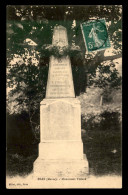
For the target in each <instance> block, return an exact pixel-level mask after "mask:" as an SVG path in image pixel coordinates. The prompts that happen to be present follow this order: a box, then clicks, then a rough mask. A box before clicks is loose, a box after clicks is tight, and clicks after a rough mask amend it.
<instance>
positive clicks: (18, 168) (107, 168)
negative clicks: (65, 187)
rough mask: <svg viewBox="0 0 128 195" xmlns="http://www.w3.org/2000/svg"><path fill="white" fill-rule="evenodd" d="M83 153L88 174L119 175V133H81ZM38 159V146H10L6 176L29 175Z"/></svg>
mask: <svg viewBox="0 0 128 195" xmlns="http://www.w3.org/2000/svg"><path fill="white" fill-rule="evenodd" d="M82 140H83V144H84V153H86V156H87V159H88V161H89V170H90V174H93V175H108V174H116V175H121V133H120V132H119V131H110V130H109V131H87V132H86V133H82ZM37 157H38V144H34V145H26V146H25V145H24V146H22V145H15V146H14V145H12V146H10V149H9V150H8V151H7V161H6V162H7V165H6V169H7V171H6V172H7V175H8V176H16V175H20V176H24V175H28V174H29V173H31V171H32V169H33V162H34V161H35V159H36V158H37Z"/></svg>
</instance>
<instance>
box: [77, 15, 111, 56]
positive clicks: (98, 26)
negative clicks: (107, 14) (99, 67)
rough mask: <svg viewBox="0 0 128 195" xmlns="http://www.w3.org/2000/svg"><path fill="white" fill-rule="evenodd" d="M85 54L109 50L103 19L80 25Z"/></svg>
mask: <svg viewBox="0 0 128 195" xmlns="http://www.w3.org/2000/svg"><path fill="white" fill-rule="evenodd" d="M81 30H82V34H83V38H84V42H85V46H86V49H87V52H93V51H99V50H103V49H107V48H110V47H111V45H110V41H109V37H108V32H107V27H106V22H105V19H98V20H89V21H86V22H83V23H82V24H81Z"/></svg>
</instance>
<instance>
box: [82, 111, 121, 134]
mask: <svg viewBox="0 0 128 195" xmlns="http://www.w3.org/2000/svg"><path fill="white" fill-rule="evenodd" d="M81 126H82V129H85V130H103V131H104V130H115V131H116V130H117V131H118V130H120V129H121V114H120V113H119V112H115V111H110V110H108V111H107V110H105V111H103V112H101V113H99V114H95V113H90V114H87V115H84V114H82V116H81Z"/></svg>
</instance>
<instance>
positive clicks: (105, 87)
mask: <svg viewBox="0 0 128 195" xmlns="http://www.w3.org/2000/svg"><path fill="white" fill-rule="evenodd" d="M121 84H122V78H121V76H120V75H119V72H118V71H117V69H116V68H115V64H114V63H113V62H110V63H109V64H108V63H107V64H105V63H103V64H100V65H98V67H97V69H96V73H95V74H90V77H89V83H88V85H89V86H91V85H93V86H95V87H99V88H101V89H102V92H101V95H103V98H104V102H110V101H111V96H110V94H111V92H112V91H113V90H114V89H117V90H118V89H120V88H121Z"/></svg>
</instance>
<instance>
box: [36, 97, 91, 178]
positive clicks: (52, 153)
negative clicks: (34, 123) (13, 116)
mask: <svg viewBox="0 0 128 195" xmlns="http://www.w3.org/2000/svg"><path fill="white" fill-rule="evenodd" d="M40 134H41V135H40V139H41V140H40V144H39V156H38V158H37V160H36V161H35V162H34V169H33V171H34V176H35V177H50V178H52V177H57V178H58V177H85V176H87V174H88V161H87V159H86V155H85V154H83V143H82V140H81V108H80V102H79V100H77V99H76V98H59V99H44V100H43V101H42V102H41V103H40Z"/></svg>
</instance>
